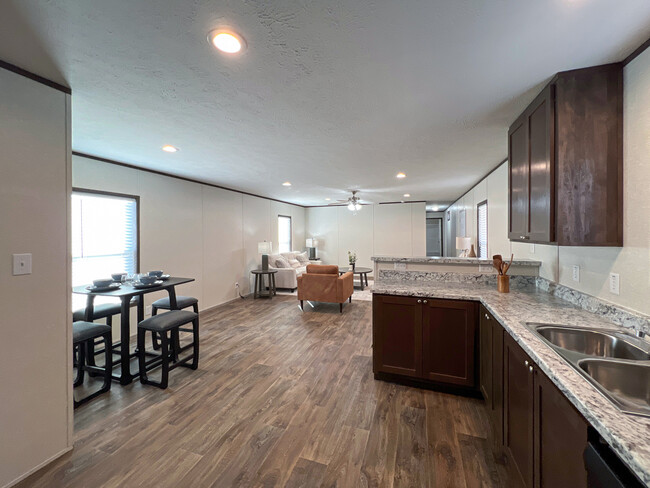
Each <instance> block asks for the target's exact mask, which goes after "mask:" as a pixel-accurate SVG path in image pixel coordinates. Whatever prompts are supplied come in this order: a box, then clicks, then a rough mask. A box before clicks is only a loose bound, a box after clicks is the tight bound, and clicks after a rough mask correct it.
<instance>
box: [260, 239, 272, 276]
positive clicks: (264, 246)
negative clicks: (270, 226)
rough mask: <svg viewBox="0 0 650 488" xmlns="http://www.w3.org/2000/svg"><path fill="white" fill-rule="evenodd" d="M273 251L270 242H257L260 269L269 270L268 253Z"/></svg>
mask: <svg viewBox="0 0 650 488" xmlns="http://www.w3.org/2000/svg"><path fill="white" fill-rule="evenodd" d="M272 251H273V243H272V242H266V241H264V242H258V243H257V252H258V253H259V254H261V255H262V271H268V270H269V254H271V252H272Z"/></svg>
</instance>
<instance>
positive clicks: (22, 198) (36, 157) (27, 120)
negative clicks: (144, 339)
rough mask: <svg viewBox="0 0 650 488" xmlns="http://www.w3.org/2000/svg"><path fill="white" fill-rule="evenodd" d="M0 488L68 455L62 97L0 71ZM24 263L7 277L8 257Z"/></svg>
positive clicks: (66, 105) (66, 167)
mask: <svg viewBox="0 0 650 488" xmlns="http://www.w3.org/2000/svg"><path fill="white" fill-rule="evenodd" d="M0 87H1V89H0V127H2V130H0V147H2V155H1V156H0V256H1V259H2V266H0V290H2V293H0V307H1V308H2V318H1V319H0V330H1V331H2V343H3V345H4V347H3V351H2V354H0V391H2V394H1V395H2V399H1V400H0V486H5V485H8V484H9V483H12V482H14V481H16V480H17V479H18V478H21V477H23V476H25V475H26V474H28V473H30V472H32V471H34V470H35V469H36V468H38V467H40V466H41V465H43V464H45V463H46V462H48V461H49V460H51V459H53V458H55V457H57V456H58V455H60V454H62V453H63V452H65V451H67V450H69V449H70V448H71V446H72V397H71V395H72V359H71V351H72V331H71V328H72V316H71V315H70V293H69V286H70V282H69V279H70V272H69V267H70V259H69V252H68V249H69V239H68V229H69V198H68V193H69V190H70V164H69V163H70V130H69V124H70V97H69V95H66V94H64V93H62V92H60V91H57V90H54V89H52V88H49V87H47V86H44V85H42V84H39V83H36V82H35V81H32V80H30V79H28V78H25V77H22V76H20V75H17V74H14V73H11V72H9V71H5V70H3V69H0ZM13 253H31V254H32V260H33V261H32V274H31V275H24V276H12V267H11V262H12V261H11V259H12V258H11V255H12V254H13Z"/></svg>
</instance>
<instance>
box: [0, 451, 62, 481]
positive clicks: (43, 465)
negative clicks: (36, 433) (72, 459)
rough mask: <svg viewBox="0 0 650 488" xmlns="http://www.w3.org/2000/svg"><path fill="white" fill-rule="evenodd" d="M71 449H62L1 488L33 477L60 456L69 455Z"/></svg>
mask: <svg viewBox="0 0 650 488" xmlns="http://www.w3.org/2000/svg"><path fill="white" fill-rule="evenodd" d="M73 448H74V447H73V446H70V447H66V448H65V449H63V450H62V451H59V452H58V453H57V454H55V455H54V456H52V457H50V458H48V459H46V460H45V461H43V462H42V463H41V464H39V465H38V466H35V467H34V468H32V469H30V470H29V471H27V472H26V473H25V474H22V475H20V476H19V477H18V478H16V479H15V480H13V481H10V482H9V484H7V485H5V486H4V487H3V488H10V487H12V486H15V485H17V484H18V483H20V482H21V481H24V480H25V479H27V478H29V477H30V476H31V475H33V474H34V473H36V472H37V471H40V470H41V469H43V468H44V467H45V466H47V465H48V464H50V463H52V462H54V461H56V460H57V459H59V458H60V457H61V456H63V455H64V454H67V453H69V452H70V451H72V449H73Z"/></svg>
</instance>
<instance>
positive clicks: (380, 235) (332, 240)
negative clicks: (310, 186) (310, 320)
mask: <svg viewBox="0 0 650 488" xmlns="http://www.w3.org/2000/svg"><path fill="white" fill-rule="evenodd" d="M306 215H307V226H306V237H316V238H318V241H319V244H318V257H319V258H321V259H322V260H323V262H324V263H326V264H337V265H339V266H347V264H348V251H353V252H356V254H357V265H358V266H368V267H372V261H371V260H370V258H371V257H372V256H381V255H383V256H389V255H390V256H426V209H425V205H424V203H403V204H386V205H364V206H363V208H362V209H361V210H360V211H359V212H357V213H356V215H355V214H353V213H352V212H350V211H349V210H348V209H347V207H334V206H333V207H313V208H308V209H307V212H306Z"/></svg>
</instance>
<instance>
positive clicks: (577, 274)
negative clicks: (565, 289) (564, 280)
mask: <svg viewBox="0 0 650 488" xmlns="http://www.w3.org/2000/svg"><path fill="white" fill-rule="evenodd" d="M572 278H573V281H577V282H580V266H576V265H574V266H573V276H572Z"/></svg>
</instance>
